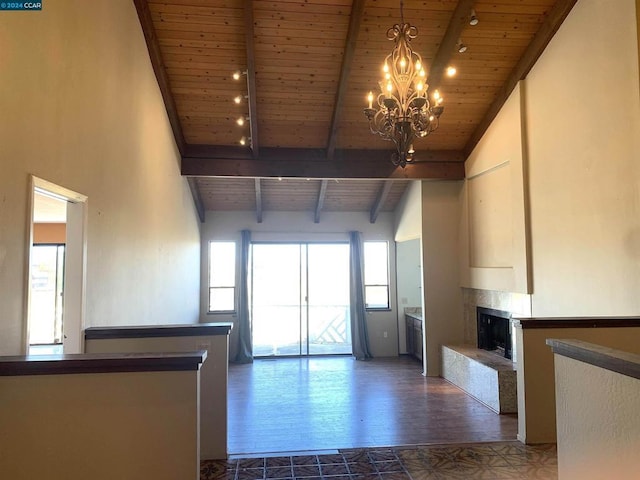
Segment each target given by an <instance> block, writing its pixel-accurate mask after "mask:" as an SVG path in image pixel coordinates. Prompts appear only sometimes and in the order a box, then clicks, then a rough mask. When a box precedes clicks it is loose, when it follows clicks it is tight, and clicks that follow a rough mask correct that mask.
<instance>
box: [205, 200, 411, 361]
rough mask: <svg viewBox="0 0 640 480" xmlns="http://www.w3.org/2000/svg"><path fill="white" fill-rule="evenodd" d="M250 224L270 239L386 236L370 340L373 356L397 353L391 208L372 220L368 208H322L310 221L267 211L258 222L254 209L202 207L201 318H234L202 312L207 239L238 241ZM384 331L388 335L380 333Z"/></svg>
mask: <svg viewBox="0 0 640 480" xmlns="http://www.w3.org/2000/svg"><path fill="white" fill-rule="evenodd" d="M244 229H248V230H251V239H252V241H269V242H306V241H308V242H323V241H326V242H345V243H348V242H349V232H350V231H354V230H355V231H359V232H362V237H363V240H365V241H368V240H382V241H387V242H389V276H390V282H391V283H390V285H389V296H390V306H391V309H390V310H389V311H383V312H369V313H368V314H367V320H368V323H367V325H368V328H369V341H370V345H371V350H372V354H373V356H374V357H387V356H396V355H398V326H397V319H396V284H395V276H396V266H395V257H396V255H395V243H394V241H393V214H391V213H387V212H382V213H381V214H380V215H378V219H377V221H376V223H375V224H372V223H370V221H369V212H342V213H338V212H323V214H322V219H321V221H320V223H314V222H313V217H312V215H310V214H309V213H308V212H268V215H264V217H263V223H257V222H256V215H255V212H246V211H244V212H212V211H209V212H207V215H206V221H205V224H204V226H203V230H202V268H201V284H202V289H201V292H202V294H201V309H202V310H201V311H202V314H201V316H200V321H201V322H217V321H224V322H234V323H235V322H236V321H237V319H236V317H235V316H231V315H224V314H209V315H208V314H207V313H206V312H207V309H208V251H207V249H208V245H209V242H211V241H214V240H215V241H235V242H237V244H238V245H240V232H241V231H242V230H244ZM237 331H238V329H237V328H234V329H233V330H232V331H231V337H230V340H229V344H230V345H229V356H230V358H233V357H234V356H235V353H236V351H237ZM385 332H387V336H386V337H385V336H384V333H385Z"/></svg>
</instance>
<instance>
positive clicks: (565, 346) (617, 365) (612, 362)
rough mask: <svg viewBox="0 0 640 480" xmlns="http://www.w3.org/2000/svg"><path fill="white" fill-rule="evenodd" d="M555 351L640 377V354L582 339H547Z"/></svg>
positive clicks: (623, 373) (613, 370)
mask: <svg viewBox="0 0 640 480" xmlns="http://www.w3.org/2000/svg"><path fill="white" fill-rule="evenodd" d="M547 345H549V346H550V347H551V349H552V350H553V353H555V354H558V355H562V356H565V357H568V358H573V359H574V360H579V361H581V362H584V363H588V364H590V365H594V366H596V367H600V368H604V369H606V370H611V371H612V372H617V373H620V374H622V375H626V376H628V377H632V378H636V379H640V355H636V354H635V353H628V352H623V351H622V350H615V349H613V348H609V347H603V346H601V345H595V344H593V343H588V342H583V341H581V340H573V339H571V340H556V339H553V338H548V339H547Z"/></svg>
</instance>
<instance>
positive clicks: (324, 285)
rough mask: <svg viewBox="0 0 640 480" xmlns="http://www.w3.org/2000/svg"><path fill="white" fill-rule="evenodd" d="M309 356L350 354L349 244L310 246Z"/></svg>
mask: <svg viewBox="0 0 640 480" xmlns="http://www.w3.org/2000/svg"><path fill="white" fill-rule="evenodd" d="M307 262H308V282H309V286H308V302H307V305H308V312H309V322H308V328H309V336H308V352H309V355H323V354H341V353H351V322H350V315H349V313H350V312H349V245H346V244H309V245H308V260H307Z"/></svg>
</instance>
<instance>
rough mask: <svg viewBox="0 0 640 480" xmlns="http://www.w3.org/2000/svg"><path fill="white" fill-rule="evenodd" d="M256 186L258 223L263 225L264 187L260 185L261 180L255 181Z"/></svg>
mask: <svg viewBox="0 0 640 480" xmlns="http://www.w3.org/2000/svg"><path fill="white" fill-rule="evenodd" d="M255 185H256V221H257V222H258V223H262V186H261V185H260V179H259V178H256V179H255Z"/></svg>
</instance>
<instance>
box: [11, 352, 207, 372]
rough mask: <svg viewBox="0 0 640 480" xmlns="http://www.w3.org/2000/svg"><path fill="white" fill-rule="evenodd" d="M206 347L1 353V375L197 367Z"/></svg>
mask: <svg viewBox="0 0 640 480" xmlns="http://www.w3.org/2000/svg"><path fill="white" fill-rule="evenodd" d="M206 358H207V351H206V350H198V351H195V352H179V353H78V354H67V355H20V356H12V357H0V377H3V376H5V377H6V376H23V375H67V374H77V373H121V372H163V371H185V370H199V369H200V366H201V365H202V363H204V361H205V360H206Z"/></svg>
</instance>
